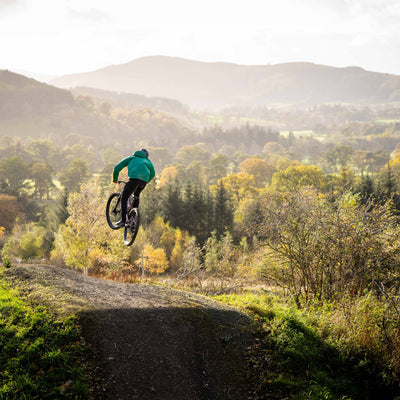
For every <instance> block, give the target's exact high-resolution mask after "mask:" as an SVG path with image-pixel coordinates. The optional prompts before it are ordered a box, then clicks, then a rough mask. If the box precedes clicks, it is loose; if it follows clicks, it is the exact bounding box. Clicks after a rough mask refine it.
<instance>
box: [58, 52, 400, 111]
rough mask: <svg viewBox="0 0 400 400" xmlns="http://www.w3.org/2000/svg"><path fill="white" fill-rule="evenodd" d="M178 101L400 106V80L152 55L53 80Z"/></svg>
mask: <svg viewBox="0 0 400 400" xmlns="http://www.w3.org/2000/svg"><path fill="white" fill-rule="evenodd" d="M51 83H52V84H54V85H55V86H59V87H63V88H73V87H77V86H86V87H93V88H97V89H102V90H109V91H115V92H126V93H136V94H141V95H145V96H152V97H166V98H171V99H176V100H178V101H180V102H182V103H184V104H188V105H189V106H190V107H194V108H205V109H207V108H208V109H210V108H214V109H215V108H217V109H218V108H219V109H221V108H225V107H232V106H253V107H260V106H271V105H277V104H291V105H293V104H294V105H315V104H323V103H333V102H336V103H366V104H373V103H375V104H376V103H390V102H398V101H400V76H398V75H392V74H387V73H380V72H371V71H367V70H365V69H363V68H361V67H357V66H350V67H333V66H327V65H322V64H314V63H310V62H292V63H283V64H274V65H240V64H234V63H226V62H212V63H209V62H203V61H194V60H188V59H184V58H179V57H167V56H148V57H141V58H138V59H136V60H133V61H130V62H128V63H124V64H119V65H110V66H107V67H105V68H102V69H98V70H96V71H92V72H86V73H81V74H70V75H65V76H63V77H59V78H57V79H54V80H52V81H51Z"/></svg>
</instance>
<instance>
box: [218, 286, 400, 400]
mask: <svg viewBox="0 0 400 400" xmlns="http://www.w3.org/2000/svg"><path fill="white" fill-rule="evenodd" d="M216 299H217V300H219V301H223V302H225V303H227V304H230V305H233V306H235V307H240V308H244V309H246V310H247V311H248V313H249V314H251V315H252V316H253V319H254V322H255V324H256V325H257V326H258V331H259V339H258V342H257V344H256V345H255V346H253V347H252V348H250V349H249V359H250V362H251V363H252V364H253V366H254V368H259V369H260V371H261V373H260V378H259V381H258V382H257V383H256V384H255V386H256V387H257V393H258V396H259V398H260V399H274V400H278V399H296V400H305V399H307V400H320V399H326V400H338V399H341V400H345V399H347V400H350V399H352V400H361V399H373V398H379V399H382V400H383V399H388V400H389V399H390V400H393V399H395V398H396V393H397V395H398V385H396V384H395V382H393V381H391V382H388V381H387V380H386V381H385V379H384V377H383V374H382V367H381V365H377V363H376V360H374V358H373V357H370V356H369V355H368V352H366V351H352V350H351V349H350V347H349V346H345V345H343V342H342V341H341V339H342V338H341V336H340V335H338V336H334V334H332V333H331V332H332V329H331V326H329V325H328V324H327V321H328V319H329V315H333V314H332V310H331V309H329V307H327V308H326V309H325V310H324V309H323V308H318V309H316V308H314V309H310V310H298V309H297V308H296V307H295V306H294V305H292V304H290V302H289V303H288V302H287V300H285V299H282V298H279V297H277V296H273V295H271V294H268V293H251V292H248V293H241V294H230V295H221V296H217V297H216ZM322 314H324V315H322ZM324 321H325V322H324ZM330 322H332V321H330ZM325 323H326V325H325ZM342 335H346V332H342Z"/></svg>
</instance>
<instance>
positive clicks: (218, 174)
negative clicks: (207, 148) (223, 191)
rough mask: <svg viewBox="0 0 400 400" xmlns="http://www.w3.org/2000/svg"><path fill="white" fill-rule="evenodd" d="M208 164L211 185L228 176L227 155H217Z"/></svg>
mask: <svg viewBox="0 0 400 400" xmlns="http://www.w3.org/2000/svg"><path fill="white" fill-rule="evenodd" d="M208 164H209V166H210V173H209V179H210V183H211V184H213V183H216V182H217V181H218V179H221V178H223V177H224V176H226V174H227V172H228V164H229V160H228V158H227V157H226V156H225V155H223V154H221V153H218V154H215V155H214V156H213V157H211V159H210V161H209V163H208Z"/></svg>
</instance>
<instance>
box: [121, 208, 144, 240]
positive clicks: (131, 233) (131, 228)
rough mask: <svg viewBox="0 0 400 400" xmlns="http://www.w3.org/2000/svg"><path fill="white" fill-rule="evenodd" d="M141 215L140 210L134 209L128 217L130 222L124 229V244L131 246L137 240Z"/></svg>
mask: <svg viewBox="0 0 400 400" xmlns="http://www.w3.org/2000/svg"><path fill="white" fill-rule="evenodd" d="M139 224H140V214H139V209H138V208H132V209H131V211H130V212H129V215H128V221H127V224H126V225H125V228H124V243H125V244H126V245H127V246H130V245H131V244H132V243H133V242H134V241H135V239H136V235H137V233H138V230H139Z"/></svg>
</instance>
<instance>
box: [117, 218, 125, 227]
mask: <svg viewBox="0 0 400 400" xmlns="http://www.w3.org/2000/svg"><path fill="white" fill-rule="evenodd" d="M115 226H116V227H117V228H123V227H124V226H125V221H122V219H120V220H119V221H118V222H116V223H115Z"/></svg>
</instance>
